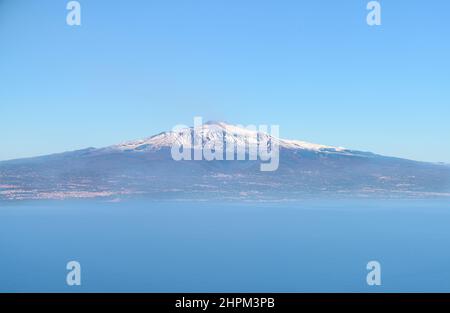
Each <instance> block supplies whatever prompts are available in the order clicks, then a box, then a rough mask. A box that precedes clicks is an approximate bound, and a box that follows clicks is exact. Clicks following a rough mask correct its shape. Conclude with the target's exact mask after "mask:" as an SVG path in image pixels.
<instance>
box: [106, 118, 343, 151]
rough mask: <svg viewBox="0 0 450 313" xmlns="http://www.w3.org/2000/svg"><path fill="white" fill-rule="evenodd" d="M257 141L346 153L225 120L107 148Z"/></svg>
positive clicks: (159, 147)
mask: <svg viewBox="0 0 450 313" xmlns="http://www.w3.org/2000/svg"><path fill="white" fill-rule="evenodd" d="M260 141H272V142H276V143H277V144H278V145H279V146H280V147H281V148H285V149H301V150H311V151H316V152H335V153H338V152H349V150H347V149H345V148H342V147H333V146H326V145H321V144H315V143H310V142H306V141H300V140H288V139H280V138H276V137H274V136H271V135H269V134H267V133H266V132H263V131H258V130H257V129H256V128H246V127H244V126H240V125H232V124H228V123H225V122H220V121H219V122H218V121H209V122H206V123H204V124H202V125H200V126H196V127H187V128H182V129H179V130H177V131H166V132H162V133H160V134H157V135H154V136H152V137H149V138H146V139H141V140H134V141H128V142H124V143H121V144H118V145H114V146H111V147H109V148H110V149H114V150H120V151H131V150H134V151H146V150H159V149H161V148H170V147H172V146H173V145H174V144H177V145H183V146H184V147H193V146H199V145H200V143H203V145H208V146H209V145H214V144H215V143H219V142H220V143H222V142H223V143H226V144H235V145H237V146H246V147H248V146H252V145H257V144H258V142H260Z"/></svg>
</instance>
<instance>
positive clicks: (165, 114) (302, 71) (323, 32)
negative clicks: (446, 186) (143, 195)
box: [0, 0, 450, 163]
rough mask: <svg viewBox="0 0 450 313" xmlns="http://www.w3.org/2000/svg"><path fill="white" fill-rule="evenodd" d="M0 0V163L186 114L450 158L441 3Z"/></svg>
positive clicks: (115, 138)
mask: <svg viewBox="0 0 450 313" xmlns="http://www.w3.org/2000/svg"><path fill="white" fill-rule="evenodd" d="M67 2H68V1H65V0H47V1H45V0H34V1H33V0H28V1H26V0H0V139H1V145H0V160H5V159H12V158H19V157H27V156H34V155H40V154H48V153H53V152H61V151H66V150H74V149H80V148H85V147H89V146H94V147H101V146H106V145H110V144H115V143H118V142H121V141H124V140H130V139H138V138H142V137H148V136H150V135H153V134H155V133H159V132H160V131H163V130H169V129H171V128H172V127H173V126H174V125H176V124H180V123H181V124H188V125H189V124H192V123H193V117H194V116H197V115H199V116H203V117H204V118H205V119H206V120H208V119H213V120H225V121H228V122H230V123H239V124H279V125H280V134H281V137H285V138H290V139H301V140H306V141H311V142H316V143H321V144H328V145H338V146H344V147H347V148H352V149H359V150H366V151H372V152H376V153H381V154H386V155H393V156H400V157H406V158H411V159H417V160H427V161H444V162H449V163H450V140H449V139H450V121H449V118H450V19H449V14H450V13H449V12H450V1H448V0H427V1H424V0H422V1H419V0H417V1H407V0H389V1H387V0H382V1H380V2H381V5H382V26H379V27H369V26H368V25H367V24H366V14H367V11H366V4H367V2H368V0H367V1H366V0H340V1H338V0H309V1H301V0H292V1H287V0H270V1H268V0H267V1H265V0H204V1H203V0H190V1H187V0H177V1H175V0H158V1H156V0H152V1H149V0H146V1H133V0H127V1H125V0H122V1H106V0H104V1H102V0H80V3H81V22H82V25H81V26H79V27H76V26H75V27H70V26H68V25H67V24H66V14H67V11H66V3H67Z"/></svg>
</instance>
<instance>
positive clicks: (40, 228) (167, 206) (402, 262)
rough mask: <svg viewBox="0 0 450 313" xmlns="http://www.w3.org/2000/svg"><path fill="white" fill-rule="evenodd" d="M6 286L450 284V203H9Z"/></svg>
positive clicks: (137, 288)
mask: <svg viewBox="0 0 450 313" xmlns="http://www.w3.org/2000/svg"><path fill="white" fill-rule="evenodd" d="M71 260H76V261H78V262H80V263H81V268H82V273H81V275H82V285H81V286H73V287H69V286H67V285H66V273H67V272H68V271H67V270H66V264H67V262H69V261H71ZM371 260H377V261H379V262H380V263H381V266H382V273H381V275H382V285H381V286H372V287H370V286H368V285H367V284H366V274H367V273H368V271H367V270H366V264H367V262H369V261H371ZM0 291H2V292H5V291H6V292H16V291H22V292H31V291H33V292H48V291H56V292H60V291H62V292H79V291H81V292H93V291H104V292H111V291H114V292H132V291H134V292H247V291H249V292H250V291H253V292H305V291H308V292H316V291H318V292H335V291H342V292H348V291H350V292H393V291H395V292H400V291H402V292H429V291H435V292H441V291H446V292H449V291H450V204H449V203H448V202H444V201H395V202H394V201H354V202H348V201H346V202H340V201H337V202H336V201H328V202H316V201H310V202H304V203H289V204H288V203H285V204H255V203H253V204H233V203H221V204H211V203H181V202H180V203H175V202H151V201H146V200H139V201H125V202H119V203H106V202H102V201H99V200H92V201H54V202H23V203H20V202H19V203H0Z"/></svg>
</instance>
